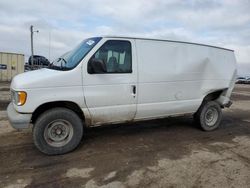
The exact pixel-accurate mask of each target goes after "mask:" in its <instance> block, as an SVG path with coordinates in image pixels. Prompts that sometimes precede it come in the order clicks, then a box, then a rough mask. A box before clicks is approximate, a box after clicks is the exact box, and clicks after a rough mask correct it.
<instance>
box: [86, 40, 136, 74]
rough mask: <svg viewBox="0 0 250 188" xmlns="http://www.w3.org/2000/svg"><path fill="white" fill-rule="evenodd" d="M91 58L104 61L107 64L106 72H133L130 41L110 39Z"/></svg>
mask: <svg viewBox="0 0 250 188" xmlns="http://www.w3.org/2000/svg"><path fill="white" fill-rule="evenodd" d="M91 59H97V60H101V61H103V63H104V64H105V65H106V70H107V71H106V73H131V72H132V53H131V43H130V42H129V41H117V40H109V41H107V42H105V43H104V44H103V45H102V46H101V48H99V50H97V52H96V53H95V54H94V55H93V56H92V57H91ZM91 59H90V61H91ZM88 66H89V63H88ZM88 70H89V67H88ZM89 73H90V72H89Z"/></svg>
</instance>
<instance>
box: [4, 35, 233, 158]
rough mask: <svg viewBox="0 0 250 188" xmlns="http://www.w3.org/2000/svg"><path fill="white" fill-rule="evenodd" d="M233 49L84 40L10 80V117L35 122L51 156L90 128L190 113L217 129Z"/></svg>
mask: <svg viewBox="0 0 250 188" xmlns="http://www.w3.org/2000/svg"><path fill="white" fill-rule="evenodd" d="M236 73H237V70H236V59H235V56H234V52H233V50H230V49H225V48H220V47H215V46H209V45H204V44H196V43H189V42H181V41H170V40H158V39H143V38H130V37H115V36H113V37H94V38H89V39H86V40H84V41H83V42H82V43H80V45H78V46H77V47H76V48H75V49H73V50H72V51H70V52H69V53H67V54H65V55H62V56H61V57H59V58H58V59H56V60H55V61H54V62H53V63H51V65H50V66H49V67H48V68H44V69H40V70H35V71H30V72H26V73H23V74H19V75H17V76H16V77H14V79H13V80H12V83H11V94H12V102H11V103H10V104H9V106H8V110H7V112H8V117H9V120H10V123H11V125H12V126H13V127H14V128H16V129H24V128H28V127H29V125H30V124H33V139H34V143H35V146H36V147H37V148H38V149H39V150H40V151H41V152H43V153H45V154H48V155H55V154H63V153H67V152H69V151H72V150H73V149H75V148H76V147H77V146H78V145H79V143H80V142H81V140H82V136H83V133H84V131H85V128H86V127H91V126H99V125H103V124H113V123H122V122H134V121H141V120H148V119H156V118H164V117H168V116H178V115H184V114H192V115H193V116H194V120H195V121H196V122H197V124H198V125H200V127H201V129H203V130H204V131H212V130H215V129H216V128H218V126H219V125H220V123H221V119H222V108H224V107H230V105H231V104H232V102H231V101H230V96H231V93H232V90H233V88H234V84H235V79H236Z"/></svg>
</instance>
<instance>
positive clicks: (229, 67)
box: [135, 39, 236, 119]
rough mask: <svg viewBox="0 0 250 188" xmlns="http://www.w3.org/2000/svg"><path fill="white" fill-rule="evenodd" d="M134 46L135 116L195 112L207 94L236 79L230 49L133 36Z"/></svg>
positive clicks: (228, 84) (150, 116)
mask: <svg viewBox="0 0 250 188" xmlns="http://www.w3.org/2000/svg"><path fill="white" fill-rule="evenodd" d="M136 47H137V55H138V69H139V73H138V104H137V113H136V117H135V119H144V118H152V117H161V116H167V115H174V114H183V113H192V112H195V111H197V109H198V108H199V106H200V105H201V102H202V100H203V98H204V97H205V96H206V95H207V94H209V93H211V92H213V91H217V90H222V89H227V88H230V83H231V81H232V80H233V82H234V80H235V76H236V68H235V58H234V55H233V53H232V52H231V51H227V50H223V49H218V48H212V47H208V46H201V45H194V44H186V43H178V42H168V41H152V40H142V39H137V40H136ZM232 87H233V86H231V88H232Z"/></svg>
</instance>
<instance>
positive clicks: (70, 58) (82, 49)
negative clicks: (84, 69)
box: [48, 37, 102, 70]
mask: <svg viewBox="0 0 250 188" xmlns="http://www.w3.org/2000/svg"><path fill="white" fill-rule="evenodd" d="M101 39H102V38H101V37H94V38H88V39H85V40H84V41H82V42H81V43H80V44H79V45H78V46H76V47H75V48H74V49H73V50H71V51H69V52H67V53H65V54H63V55H62V56H60V57H59V58H57V59H55V60H54V61H53V62H52V63H51V64H50V65H49V67H48V68H50V69H56V70H71V69H73V68H75V67H76V66H77V65H78V64H79V63H80V62H81V60H82V59H83V58H84V57H85V56H86V55H87V54H88V52H89V51H90V50H91V49H92V48H93V47H94V46H95V45H96V44H97V43H98V42H99V41H100V40H101Z"/></svg>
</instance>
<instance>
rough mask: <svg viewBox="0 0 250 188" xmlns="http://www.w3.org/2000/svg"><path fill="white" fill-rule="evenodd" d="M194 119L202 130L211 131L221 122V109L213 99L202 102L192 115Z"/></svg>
mask: <svg viewBox="0 0 250 188" xmlns="http://www.w3.org/2000/svg"><path fill="white" fill-rule="evenodd" d="M194 119H195V121H196V122H197V123H198V124H199V125H200V127H201V128H202V129H203V130H204V131H213V130H215V129H217V128H218V127H219V125H220V123H221V119H222V111H221V107H220V105H219V104H218V103H217V102H215V101H207V102H204V103H203V104H202V105H201V107H200V108H199V110H198V111H197V112H196V113H195V115H194Z"/></svg>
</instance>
